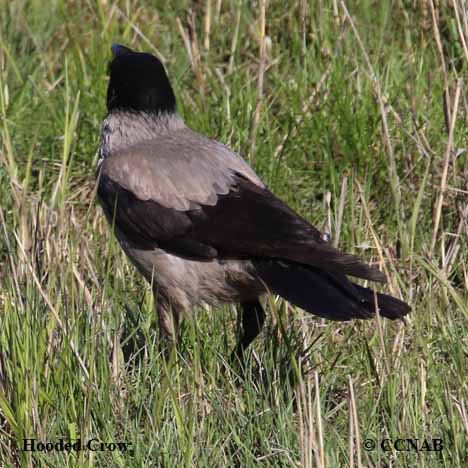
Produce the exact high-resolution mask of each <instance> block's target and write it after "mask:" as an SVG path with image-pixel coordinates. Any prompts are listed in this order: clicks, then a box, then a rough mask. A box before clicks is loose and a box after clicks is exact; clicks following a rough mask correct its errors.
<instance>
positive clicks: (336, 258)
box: [98, 134, 385, 281]
mask: <svg viewBox="0 0 468 468" xmlns="http://www.w3.org/2000/svg"><path fill="white" fill-rule="evenodd" d="M193 135H196V134H193ZM171 138H172V139H173V140H172V141H170V142H166V144H165V142H164V141H161V140H158V142H157V143H153V144H151V145H149V144H148V145H147V146H146V147H145V146H140V147H138V148H137V149H134V150H133V151H132V152H125V153H121V154H118V155H115V156H110V157H109V158H107V159H106V160H105V161H104V162H103V164H102V167H101V174H100V179H99V184H98V195H99V198H100V200H101V204H102V206H103V208H104V211H105V212H106V215H107V217H108V219H109V220H110V222H114V223H115V226H116V227H117V228H118V229H119V230H120V231H121V232H123V233H125V235H126V237H127V238H128V239H129V240H130V241H131V242H133V243H134V244H135V245H137V246H139V247H140V248H143V249H153V248H155V247H159V248H162V249H164V250H166V251H168V252H170V253H173V254H175V255H179V256H181V257H185V258H189V259H196V260H200V261H209V260H211V259H213V258H221V259H224V258H238V259H242V258H251V259H276V260H287V261H292V262H296V263H299V264H304V265H309V266H312V267H316V268H319V269H323V270H325V271H330V272H337V273H344V274H347V275H351V276H356V277H359V278H365V279H369V280H373V281H385V276H384V275H383V273H382V272H380V271H379V270H378V269H376V268H374V267H371V266H368V265H366V264H364V263H362V262H361V261H360V260H359V258H357V257H356V256H354V255H350V254H346V253H343V252H341V251H339V250H337V249H335V248H333V247H332V246H331V245H330V244H329V243H327V242H325V241H324V240H322V237H321V234H320V232H319V231H318V230H317V229H316V228H315V227H313V226H312V225H311V224H309V223H308V222H307V221H305V220H304V219H303V218H301V217H300V216H299V215H297V214H296V213H295V212H294V211H293V210H291V209H290V208H289V207H288V206H287V205H286V204H285V203H283V202H282V201H281V200H279V199H278V198H276V197H275V196H274V195H273V194H272V193H271V192H270V191H269V190H268V189H267V188H265V186H264V185H263V183H262V182H261V180H260V179H258V177H257V176H256V175H255V173H254V172H253V171H252V170H251V169H250V167H249V166H248V165H247V164H246V163H245V162H244V161H243V160H242V159H241V158H240V157H239V156H237V155H236V154H234V153H232V152H230V151H229V150H228V149H227V148H225V147H224V146H222V145H219V144H217V143H215V142H212V144H213V145H216V148H213V147H212V146H210V142H211V141H210V140H208V139H203V144H200V142H199V141H198V142H196V141H193V142H192V141H184V138H182V137H181V138H179V139H177V144H174V142H175V140H174V137H173V136H171ZM192 138H193V136H192ZM220 147H221V150H220ZM207 155H208V156H207ZM210 155H211V157H210Z"/></svg>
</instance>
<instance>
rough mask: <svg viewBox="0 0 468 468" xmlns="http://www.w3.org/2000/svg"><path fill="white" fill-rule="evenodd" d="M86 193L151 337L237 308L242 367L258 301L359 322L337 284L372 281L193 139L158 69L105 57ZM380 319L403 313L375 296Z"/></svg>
mask: <svg viewBox="0 0 468 468" xmlns="http://www.w3.org/2000/svg"><path fill="white" fill-rule="evenodd" d="M112 54H113V59H112V61H111V63H110V81H109V87H108V92H107V116H106V118H105V120H104V123H103V126H102V133H101V144H100V150H99V153H100V160H99V164H98V171H97V174H98V186H97V193H98V197H99V200H100V203H101V205H102V208H103V211H104V213H105V215H106V218H107V220H108V221H109V223H110V224H111V225H112V226H113V228H114V231H115V235H116V238H117V239H118V241H119V243H120V245H121V247H122V249H123V250H124V251H125V253H126V254H127V255H128V257H129V258H130V260H131V261H132V263H133V264H134V265H135V267H136V268H137V269H138V271H139V272H140V273H141V274H142V275H143V276H144V277H145V278H146V280H147V281H148V282H149V283H150V285H151V286H152V289H153V293H154V295H155V304H156V311H157V314H158V319H159V326H160V331H161V335H162V336H165V337H167V338H169V339H170V340H171V341H174V340H175V339H176V338H177V336H178V324H179V319H180V317H181V315H182V314H183V313H184V312H187V313H190V311H191V310H192V309H193V308H194V307H195V306H197V305H200V304H204V303H208V304H220V303H240V305H241V311H242V333H241V336H240V339H239V342H238V344H237V346H236V349H235V350H234V353H235V356H237V357H238V358H239V359H240V360H242V356H243V352H244V350H245V349H246V347H247V346H248V345H249V344H250V343H251V342H252V340H253V339H254V338H255V337H256V336H257V335H258V333H259V332H260V330H261V328H262V325H263V322H264V319H265V314H264V311H263V308H262V305H261V303H260V301H259V297H260V296H262V295H263V294H265V293H266V292H268V291H271V292H273V293H275V294H278V295H280V296H281V297H283V298H285V299H286V300H287V301H289V302H291V303H292V304H295V305H297V306H299V307H301V308H302V309H304V310H306V311H308V312H310V313H312V314H314V315H317V316H319V317H324V318H327V319H330V320H343V321H344V320H350V319H354V318H359V319H368V318H371V317H373V316H374V314H375V301H374V292H373V291H372V290H369V289H367V288H364V287H362V286H359V285H357V284H354V283H352V282H351V281H350V280H349V279H348V278H347V275H348V276H353V277H356V278H362V279H367V280H371V281H378V282H385V276H384V274H383V273H382V272H381V271H379V270H378V269H376V268H375V267H372V266H369V265H366V264H365V263H362V262H361V260H360V259H359V258H357V257H356V256H354V255H350V254H347V253H344V252H341V251H340V250H337V249H335V248H334V247H332V246H331V245H330V244H329V243H328V242H326V241H325V240H324V238H323V236H322V235H321V233H320V232H319V231H318V230H317V229H316V228H315V227H314V226H312V225H311V224H309V223H308V222H307V221H306V220H304V219H303V218H301V217H300V216H299V215H298V214H297V213H295V212H294V211H293V210H292V209H291V208H289V207H288V206H287V205H286V204H285V203H283V202H282V201H281V200H280V199H278V198H276V197H275V196H274V195H273V194H272V193H271V192H270V191H269V190H268V188H267V187H266V186H265V184H264V183H263V182H262V180H261V179H260V178H259V177H258V176H257V175H256V174H255V172H254V171H253V170H252V169H251V168H250V166H249V165H248V164H247V163H246V162H245V161H244V159H242V158H241V157H240V156H239V155H238V154H236V153H235V152H233V151H231V150H230V149H229V148H227V147H226V146H224V145H222V144H221V143H218V142H217V141H213V140H211V139H209V138H207V137H205V136H202V135H200V134H198V133H196V132H194V131H193V130H191V129H190V128H188V127H187V126H185V124H184V122H183V121H182V119H181V118H180V117H179V116H178V115H177V113H176V99H175V96H174V92H173V90H172V87H171V85H170V83H169V79H168V77H167V75H166V71H165V69H164V67H163V65H162V64H161V62H160V61H159V60H158V59H157V58H156V57H154V56H153V55H151V54H147V53H139V52H134V51H132V50H131V49H129V48H127V47H124V46H121V45H114V46H112ZM376 297H377V303H378V307H379V311H380V314H381V315H382V316H384V317H388V318H390V319H397V318H401V317H403V316H404V315H406V314H407V313H408V312H409V311H410V307H409V306H408V305H407V304H406V303H404V302H402V301H401V300H399V299H396V298H394V297H391V296H388V295H386V294H380V293H378V294H377V296H376Z"/></svg>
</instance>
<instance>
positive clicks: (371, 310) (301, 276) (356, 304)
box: [257, 261, 411, 321]
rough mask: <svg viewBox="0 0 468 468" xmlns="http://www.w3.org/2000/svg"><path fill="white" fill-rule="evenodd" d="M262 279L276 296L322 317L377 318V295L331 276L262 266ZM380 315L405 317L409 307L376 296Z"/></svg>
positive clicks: (296, 268)
mask: <svg viewBox="0 0 468 468" xmlns="http://www.w3.org/2000/svg"><path fill="white" fill-rule="evenodd" d="M257 270H258V272H259V275H260V278H261V279H262V280H263V281H264V282H265V284H266V286H267V287H268V288H269V289H270V290H271V291H272V292H274V293H275V294H278V295H280V296H281V297H283V298H284V299H286V300H287V301H289V302H291V303H292V304H294V305H296V306H298V307H300V308H301V309H304V310H306V311H307V312H310V313H312V314H314V315H318V316H319V317H324V318H326V319H329V320H338V321H345V320H350V319H354V318H359V319H369V318H372V317H373V316H374V315H375V302H374V291H372V290H370V289H367V288H364V287H362V286H359V285H357V284H354V283H352V282H351V281H349V280H348V278H347V277H346V275H344V274H341V273H330V272H325V271H323V270H319V269H317V268H313V267H306V266H303V265H299V264H296V263H291V262H279V261H272V262H261V263H260V262H259V263H258V265H257ZM377 304H378V308H379V313H380V315H382V316H384V317H387V318H389V319H392V320H394V319H397V318H401V317H403V316H405V315H406V314H408V312H409V311H410V310H411V308H410V307H409V305H408V304H406V303H405V302H403V301H401V300H399V299H396V298H395V297H392V296H389V295H387V294H382V293H377Z"/></svg>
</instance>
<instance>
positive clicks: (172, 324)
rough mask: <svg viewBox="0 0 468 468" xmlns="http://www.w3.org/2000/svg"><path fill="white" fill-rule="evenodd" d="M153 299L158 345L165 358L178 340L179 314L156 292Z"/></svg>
mask: <svg viewBox="0 0 468 468" xmlns="http://www.w3.org/2000/svg"><path fill="white" fill-rule="evenodd" d="M154 300H155V308H156V314H157V315H158V323H159V346H160V349H161V351H162V353H163V354H164V355H165V356H166V358H169V357H170V355H171V352H172V350H173V349H175V347H176V345H177V342H178V341H179V314H178V313H177V310H175V309H174V308H173V307H172V306H171V304H170V303H169V302H168V301H167V300H165V299H164V298H163V297H161V296H160V295H157V294H156V292H155V293H154Z"/></svg>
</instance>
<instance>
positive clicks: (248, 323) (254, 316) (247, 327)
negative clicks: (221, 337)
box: [231, 299, 265, 363]
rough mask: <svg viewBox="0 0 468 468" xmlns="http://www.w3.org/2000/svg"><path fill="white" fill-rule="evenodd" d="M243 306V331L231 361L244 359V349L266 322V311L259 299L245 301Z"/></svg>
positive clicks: (241, 361)
mask: <svg viewBox="0 0 468 468" xmlns="http://www.w3.org/2000/svg"><path fill="white" fill-rule="evenodd" d="M241 308H242V332H241V336H240V339H239V341H238V343H237V345H236V348H235V350H234V351H233V353H232V355H231V362H235V361H236V360H237V361H239V362H240V363H243V361H244V351H245V350H246V349H247V347H248V346H249V344H250V343H252V341H253V340H254V339H255V337H256V336H257V335H258V334H259V333H260V330H261V329H262V327H263V323H264V322H265V312H264V310H263V307H262V305H261V304H260V301H259V300H258V299H255V300H253V301H249V302H243V303H242V304H241Z"/></svg>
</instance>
